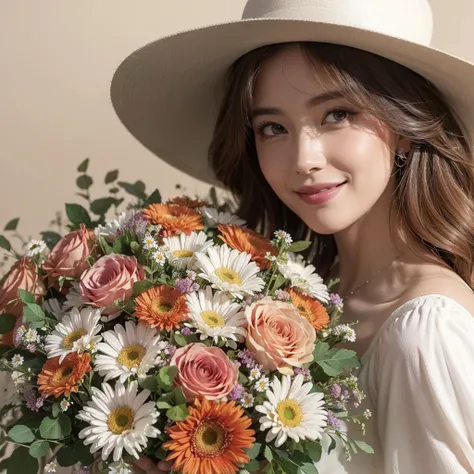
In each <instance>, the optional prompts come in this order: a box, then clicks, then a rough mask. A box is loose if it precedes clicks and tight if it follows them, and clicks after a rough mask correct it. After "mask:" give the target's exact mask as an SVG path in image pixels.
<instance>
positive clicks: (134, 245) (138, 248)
mask: <svg viewBox="0 0 474 474" xmlns="http://www.w3.org/2000/svg"><path fill="white" fill-rule="evenodd" d="M141 249H142V247H141V245H140V244H139V243H138V242H135V241H133V242H130V250H131V251H132V253H133V255H138V254H139V253H140V252H141Z"/></svg>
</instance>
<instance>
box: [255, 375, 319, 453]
mask: <svg viewBox="0 0 474 474" xmlns="http://www.w3.org/2000/svg"><path fill="white" fill-rule="evenodd" d="M303 382H304V376H303V375H302V374H298V375H297V376H296V377H295V378H294V380H293V382H292V381H291V377H290V376H288V375H284V376H283V379H282V381H281V382H280V380H279V379H278V377H275V378H274V379H273V382H272V384H271V385H272V388H271V389H270V390H267V392H266V396H267V399H268V401H265V402H263V405H257V406H256V407H255V409H256V410H257V411H258V412H260V413H263V414H264V415H265V416H262V417H261V418H260V419H259V422H260V430H261V431H266V430H268V429H269V430H270V431H269V432H268V433H267V436H266V438H265V441H266V442H267V443H270V442H272V441H273V440H274V439H275V438H276V441H275V447H277V448H278V447H280V446H281V445H282V444H283V443H284V442H285V441H286V440H287V439H288V438H291V439H293V440H294V441H295V442H296V443H299V442H300V441H301V440H306V439H309V440H311V441H315V440H317V439H320V438H321V436H322V434H323V431H324V428H325V427H326V425H327V411H326V410H325V408H324V395H323V393H321V392H315V393H309V392H310V391H311V389H312V387H313V384H312V383H311V382H308V383H303Z"/></svg>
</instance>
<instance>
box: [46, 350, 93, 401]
mask: <svg viewBox="0 0 474 474" xmlns="http://www.w3.org/2000/svg"><path fill="white" fill-rule="evenodd" d="M59 358H60V356H57V357H53V358H52V359H48V360H47V361H46V362H45V364H44V365H43V369H42V370H41V373H40V374H39V375H38V387H39V391H40V392H42V393H43V395H44V396H45V397H50V396H51V395H54V396H55V397H56V398H58V397H59V396H60V395H63V394H64V395H65V396H66V397H69V395H71V392H77V391H78V390H79V384H80V383H81V382H82V379H83V378H84V375H85V374H87V372H90V371H91V370H92V367H91V365H90V362H91V357H90V355H89V354H88V353H87V352H85V353H84V354H82V355H81V356H79V355H78V354H77V352H72V353H71V354H68V355H67V356H66V357H65V358H64V360H63V361H62V363H61V364H60V363H59Z"/></svg>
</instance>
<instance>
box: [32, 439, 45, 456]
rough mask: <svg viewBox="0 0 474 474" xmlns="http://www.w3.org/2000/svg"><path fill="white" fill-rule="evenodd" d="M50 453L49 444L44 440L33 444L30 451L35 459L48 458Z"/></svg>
mask: <svg viewBox="0 0 474 474" xmlns="http://www.w3.org/2000/svg"><path fill="white" fill-rule="evenodd" d="M48 452H49V443H48V442H47V441H44V440H42V439H39V440H38V441H35V442H34V443H32V444H31V446H30V451H29V453H30V456H33V457H34V458H42V457H43V456H46V455H47V454H48Z"/></svg>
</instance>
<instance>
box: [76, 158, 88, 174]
mask: <svg viewBox="0 0 474 474" xmlns="http://www.w3.org/2000/svg"><path fill="white" fill-rule="evenodd" d="M88 166H89V158H86V159H85V160H84V161H83V162H82V163H81V164H80V165H79V166H78V167H77V171H79V173H85V172H86V171H87V167H88Z"/></svg>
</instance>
